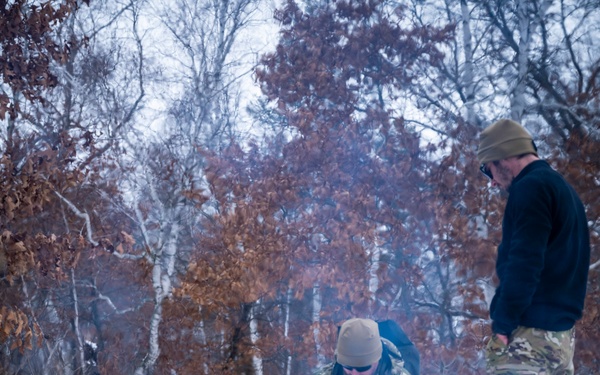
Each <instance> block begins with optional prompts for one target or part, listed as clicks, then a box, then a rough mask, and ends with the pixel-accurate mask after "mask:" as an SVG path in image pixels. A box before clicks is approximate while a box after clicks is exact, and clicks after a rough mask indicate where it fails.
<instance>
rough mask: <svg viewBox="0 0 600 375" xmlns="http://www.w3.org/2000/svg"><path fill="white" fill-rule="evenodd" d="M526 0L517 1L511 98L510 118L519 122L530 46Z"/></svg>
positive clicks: (522, 110) (522, 108) (523, 103)
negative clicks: (514, 80) (513, 84)
mask: <svg viewBox="0 0 600 375" xmlns="http://www.w3.org/2000/svg"><path fill="white" fill-rule="evenodd" d="M527 3H528V2H527V0H519V1H518V2H517V19H518V23H519V50H518V51H517V80H516V82H515V87H514V89H513V95H512V98H511V118H512V119H513V120H515V121H517V122H521V119H522V118H523V112H524V111H525V88H526V82H525V81H526V79H527V70H528V60H529V48H530V21H529V15H528V12H527Z"/></svg>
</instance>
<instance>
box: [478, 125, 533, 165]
mask: <svg viewBox="0 0 600 375" xmlns="http://www.w3.org/2000/svg"><path fill="white" fill-rule="evenodd" d="M529 153H531V154H535V155H536V156H537V151H536V149H535V146H534V144H533V139H532V138H531V135H530V134H529V133H528V132H527V130H525V128H524V127H522V126H521V125H519V124H517V123H516V122H514V121H512V120H507V119H502V120H499V121H497V122H495V123H494V124H492V125H490V126H488V127H487V128H486V129H485V130H484V131H482V132H481V134H480V135H479V150H478V151H477V158H478V159H479V163H481V164H484V163H489V162H491V161H496V160H502V159H506V158H509V157H511V156H517V155H522V154H529Z"/></svg>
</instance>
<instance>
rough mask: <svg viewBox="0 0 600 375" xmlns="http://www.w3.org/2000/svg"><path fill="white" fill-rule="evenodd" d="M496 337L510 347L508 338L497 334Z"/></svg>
mask: <svg viewBox="0 0 600 375" xmlns="http://www.w3.org/2000/svg"><path fill="white" fill-rule="evenodd" d="M496 337H497V338H498V340H500V341H502V342H503V343H504V345H506V346H508V336H506V335H501V334H499V333H496Z"/></svg>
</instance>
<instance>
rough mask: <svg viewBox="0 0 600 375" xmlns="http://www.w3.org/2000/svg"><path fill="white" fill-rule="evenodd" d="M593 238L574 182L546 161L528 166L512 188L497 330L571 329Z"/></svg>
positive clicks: (499, 267) (494, 308)
mask: <svg viewBox="0 0 600 375" xmlns="http://www.w3.org/2000/svg"><path fill="white" fill-rule="evenodd" d="M589 241H590V239H589V232H588V225H587V219H586V215H585V210H584V207H583V204H582V203H581V200H580V199H579V197H578V196H577V193H576V192H575V191H574V190H573V188H572V187H571V185H569V184H568V183H567V182H566V181H565V179H564V178H563V177H562V176H561V175H560V174H559V173H558V172H556V171H555V170H553V169H552V168H551V167H550V165H548V163H546V162H545V161H542V160H537V161H534V162H532V163H530V164H529V165H527V166H526V167H525V168H524V169H523V170H522V171H521V173H519V175H518V176H517V177H515V179H514V180H513V182H512V184H511V187H510V188H509V197H508V201H507V203H506V209H505V212H504V218H503V222H502V242H501V244H500V246H499V247H498V258H497V262H496V273H497V275H498V278H499V279H500V284H499V286H498V288H497V289H496V294H495V295H494V299H493V300H492V304H491V307H490V316H491V318H492V321H493V322H492V330H493V331H494V332H495V333H500V334H506V335H510V333H511V332H512V331H513V330H514V329H515V328H517V326H519V325H520V326H526V327H533V328H540V329H544V330H549V331H564V330H568V329H571V328H572V327H573V325H574V324H575V321H576V320H578V319H579V318H581V314H582V310H583V304H584V299H585V293H586V286H587V275H588V269H589V262H590V242H589Z"/></svg>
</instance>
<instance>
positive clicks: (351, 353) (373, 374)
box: [315, 318, 410, 375]
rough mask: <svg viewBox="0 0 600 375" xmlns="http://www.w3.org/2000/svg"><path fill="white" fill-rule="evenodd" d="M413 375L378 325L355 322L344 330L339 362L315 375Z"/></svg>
mask: <svg viewBox="0 0 600 375" xmlns="http://www.w3.org/2000/svg"><path fill="white" fill-rule="evenodd" d="M348 374H351V375H359V374H360V375H410V373H409V372H408V371H407V370H406V369H405V368H404V361H403V360H402V355H401V354H400V352H399V350H398V348H396V346H395V345H394V344H393V343H392V342H391V341H389V340H387V339H385V338H382V337H380V335H379V328H378V326H377V322H375V321H374V320H371V319H360V318H354V319H350V320H347V321H345V322H344V323H343V324H342V327H341V328H340V332H339V336H338V341H337V346H336V350H335V362H333V363H330V364H328V365H326V366H324V367H323V368H321V369H320V370H318V371H317V372H316V373H315V375H348Z"/></svg>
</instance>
